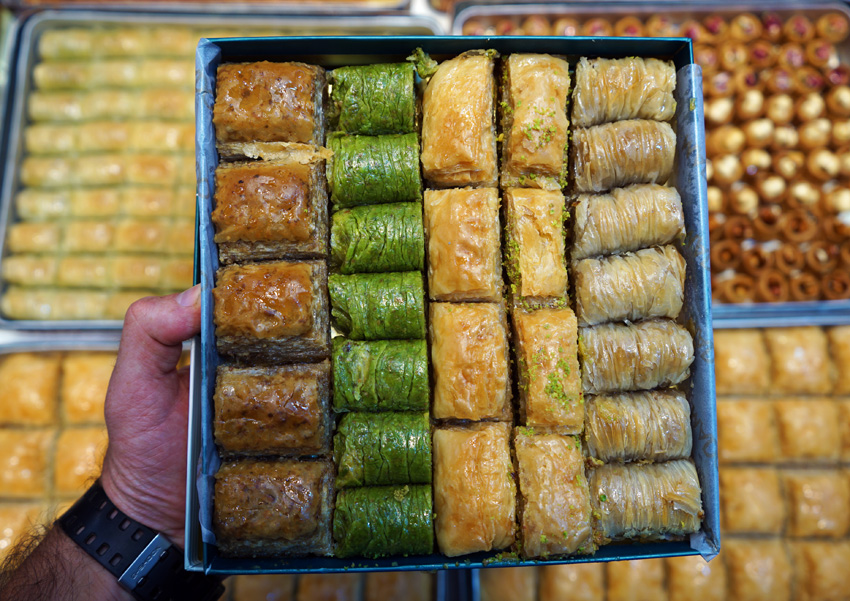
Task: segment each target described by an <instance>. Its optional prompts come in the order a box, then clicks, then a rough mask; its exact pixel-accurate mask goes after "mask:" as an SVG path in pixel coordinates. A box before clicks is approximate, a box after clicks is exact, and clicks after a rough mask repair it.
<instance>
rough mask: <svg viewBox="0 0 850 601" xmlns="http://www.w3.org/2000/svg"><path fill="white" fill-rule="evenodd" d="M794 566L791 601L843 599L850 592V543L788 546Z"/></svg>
mask: <svg viewBox="0 0 850 601" xmlns="http://www.w3.org/2000/svg"><path fill="white" fill-rule="evenodd" d="M788 551H789V552H790V554H791V564H792V565H793V566H794V578H793V583H794V589H793V590H794V599H799V600H800V601H814V600H815V599H843V598H844V597H846V596H847V591H850V572H848V571H847V569H846V566H847V565H848V562H850V543H848V542H845V541H840V542H839V541H835V542H814V541H805V542H804V541H794V542H791V543H789V545H788Z"/></svg>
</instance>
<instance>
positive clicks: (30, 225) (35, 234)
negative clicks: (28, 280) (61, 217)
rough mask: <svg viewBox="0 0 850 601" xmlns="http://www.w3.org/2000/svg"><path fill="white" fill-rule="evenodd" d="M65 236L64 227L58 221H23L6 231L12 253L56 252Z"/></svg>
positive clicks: (7, 241) (7, 242) (7, 244)
mask: <svg viewBox="0 0 850 601" xmlns="http://www.w3.org/2000/svg"><path fill="white" fill-rule="evenodd" d="M62 238H63V231H62V227H61V226H60V225H59V224H58V223H45V222H37V221H33V222H28V221H21V222H19V223H14V224H12V225H10V226H9V229H8V231H7V233H6V246H7V247H8V248H9V251H10V252H12V253H15V254H17V253H27V252H31V253H45V254H49V253H54V252H56V249H57V248H59V247H60V245H61V242H62Z"/></svg>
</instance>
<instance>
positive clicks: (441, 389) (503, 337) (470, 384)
mask: <svg viewBox="0 0 850 601" xmlns="http://www.w3.org/2000/svg"><path fill="white" fill-rule="evenodd" d="M430 309H431V320H430V329H431V332H430V333H431V366H432V370H433V371H432V373H433V391H434V392H433V405H432V409H431V415H432V417H435V418H437V419H471V420H482V419H497V420H501V421H506V420H509V419H510V415H511V404H510V400H511V392H510V390H511V387H510V368H509V364H508V361H509V356H508V340H507V333H506V330H505V328H506V317H505V310H504V308H502V306H501V305H496V304H492V303H463V304H460V303H459V304H454V303H431V307H430Z"/></svg>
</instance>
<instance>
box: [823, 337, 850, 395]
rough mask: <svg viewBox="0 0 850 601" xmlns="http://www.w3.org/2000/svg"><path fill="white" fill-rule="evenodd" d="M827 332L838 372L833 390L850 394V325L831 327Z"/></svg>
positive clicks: (841, 393) (838, 393)
mask: <svg viewBox="0 0 850 601" xmlns="http://www.w3.org/2000/svg"><path fill="white" fill-rule="evenodd" d="M826 334H827V337H828V338H829V350H830V353H831V356H832V360H833V362H834V363H835V371H836V374H837V377H836V381H835V390H834V391H833V392H834V393H835V394H836V395H845V396H850V326H836V327H834V328H829V329H828V330H827V331H826Z"/></svg>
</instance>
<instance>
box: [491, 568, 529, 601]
mask: <svg viewBox="0 0 850 601" xmlns="http://www.w3.org/2000/svg"><path fill="white" fill-rule="evenodd" d="M478 578H479V586H480V588H481V601H508V599H510V600H511V601H535V599H536V598H537V595H536V592H537V568H535V567H521V568H520V567H517V568H493V569H491V570H481V571H480V572H479V576H478Z"/></svg>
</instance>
